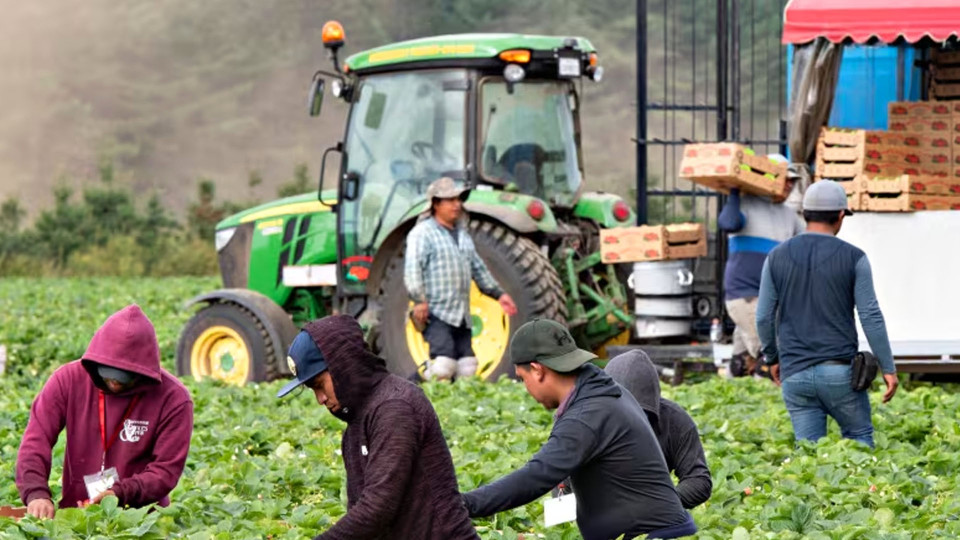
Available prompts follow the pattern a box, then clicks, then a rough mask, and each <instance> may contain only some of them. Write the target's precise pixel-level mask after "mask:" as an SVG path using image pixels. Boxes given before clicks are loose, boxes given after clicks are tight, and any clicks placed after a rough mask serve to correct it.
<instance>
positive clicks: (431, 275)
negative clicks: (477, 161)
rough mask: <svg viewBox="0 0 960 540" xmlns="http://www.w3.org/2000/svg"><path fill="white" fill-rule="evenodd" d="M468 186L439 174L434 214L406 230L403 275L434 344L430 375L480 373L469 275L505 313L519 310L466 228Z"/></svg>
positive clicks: (433, 188)
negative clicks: (501, 285) (491, 272)
mask: <svg viewBox="0 0 960 540" xmlns="http://www.w3.org/2000/svg"><path fill="white" fill-rule="evenodd" d="M468 193H469V190H467V189H466V188H464V187H461V186H457V185H456V184H455V183H454V181H453V179H451V178H448V177H443V178H440V179H439V180H437V181H435V182H433V183H432V184H430V187H428V188H427V198H428V199H429V200H430V215H429V217H426V218H425V219H422V220H421V221H420V222H419V223H417V225H416V226H415V227H414V228H413V230H411V231H410V234H409V236H407V251H406V259H405V260H404V272H403V281H404V283H405V284H406V286H407V291H408V293H409V294H410V299H411V300H413V302H414V304H415V305H414V307H413V313H412V314H411V316H412V317H413V320H414V323H416V324H417V326H418V328H421V329H422V330H421V331H422V332H423V337H424V339H425V340H426V341H427V343H428V344H429V345H430V362H428V364H427V370H426V371H425V373H424V375H425V376H426V377H427V379H434V378H435V379H439V380H449V379H452V378H453V377H454V376H456V377H470V376H472V375H475V374H476V373H477V365H478V362H477V358H476V356H475V355H474V352H473V346H472V345H471V343H470V341H471V338H472V331H471V320H470V281H471V279H474V280H476V282H477V286H478V287H479V288H480V290H481V291H482V292H483V293H484V294H486V295H487V296H490V297H492V298H496V299H497V300H498V301H499V302H500V306H501V307H502V308H503V311H504V312H506V314H507V315H510V316H513V315H515V314H516V313H517V306H516V305H515V304H514V303H513V299H512V298H510V295H508V294H506V293H505V292H503V289H501V288H500V285H499V284H497V280H496V279H495V278H494V277H493V275H491V274H490V270H488V269H487V266H486V265H485V264H483V261H482V260H481V259H480V256H479V255H477V250H476V249H475V248H474V245H473V240H472V239H471V238H470V234H469V233H468V232H467V228H466V223H467V220H466V219H465V218H466V213H465V212H464V210H463V201H464V200H466V198H467V195H468Z"/></svg>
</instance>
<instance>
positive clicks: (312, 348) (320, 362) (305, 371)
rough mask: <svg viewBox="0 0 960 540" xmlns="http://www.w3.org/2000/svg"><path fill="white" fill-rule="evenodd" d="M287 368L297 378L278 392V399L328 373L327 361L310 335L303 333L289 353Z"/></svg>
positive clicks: (292, 345)
mask: <svg viewBox="0 0 960 540" xmlns="http://www.w3.org/2000/svg"><path fill="white" fill-rule="evenodd" d="M287 366H288V367H289V368H290V371H292V372H293V375H294V377H295V378H294V379H293V380H292V381H290V382H289V383H287V385H286V386H284V387H283V388H281V389H280V391H279V392H277V397H278V398H280V397H283V396H285V395H287V394H289V393H290V392H293V391H294V390H295V389H296V388H297V387H298V386H300V385H301V384H303V383H305V382H307V381H309V380H310V379H312V378H314V377H316V376H317V375H319V374H321V373H323V372H324V371H326V370H327V361H326V360H324V359H323V353H322V352H320V349H319V348H318V347H317V344H316V343H314V342H313V338H312V337H310V334H308V333H307V332H305V331H301V332H300V333H299V334H297V337H296V338H294V340H293V343H291V344H290V349H289V350H288V351H287Z"/></svg>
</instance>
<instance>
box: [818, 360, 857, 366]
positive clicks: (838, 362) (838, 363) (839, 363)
mask: <svg viewBox="0 0 960 540" xmlns="http://www.w3.org/2000/svg"><path fill="white" fill-rule="evenodd" d="M852 362H853V360H852V359H851V360H824V361H823V362H821V364H832V365H836V366H849V365H850V364H851V363H852Z"/></svg>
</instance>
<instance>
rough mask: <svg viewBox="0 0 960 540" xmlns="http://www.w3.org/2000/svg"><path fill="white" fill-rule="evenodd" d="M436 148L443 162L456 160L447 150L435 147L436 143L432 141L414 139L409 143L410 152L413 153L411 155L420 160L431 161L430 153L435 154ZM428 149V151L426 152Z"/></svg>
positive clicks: (454, 161)
mask: <svg viewBox="0 0 960 540" xmlns="http://www.w3.org/2000/svg"><path fill="white" fill-rule="evenodd" d="M437 150H439V151H440V157H441V158H442V159H443V162H444V163H456V162H457V157H456V156H454V155H453V154H451V153H449V152H447V151H446V150H444V149H443V148H439V147H437V145H435V144H433V143H428V142H426V141H414V142H413V144H411V145H410V153H411V154H413V157H415V158H417V159H419V160H421V161H427V162H431V161H433V156H432V155H431V154H436V153H437ZM428 151H430V152H429V153H428Z"/></svg>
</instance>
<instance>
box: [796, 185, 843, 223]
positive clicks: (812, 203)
mask: <svg viewBox="0 0 960 540" xmlns="http://www.w3.org/2000/svg"><path fill="white" fill-rule="evenodd" d="M803 209H804V210H809V211H811V212H839V211H840V210H843V211H844V214H846V215H848V216H850V215H853V212H851V211H850V208H849V207H848V206H847V192H846V191H844V190H843V186H841V185H840V184H838V183H836V182H834V181H833V180H820V181H819V182H814V184H813V185H812V186H810V187H809V188H807V192H806V194H804V196H803Z"/></svg>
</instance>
